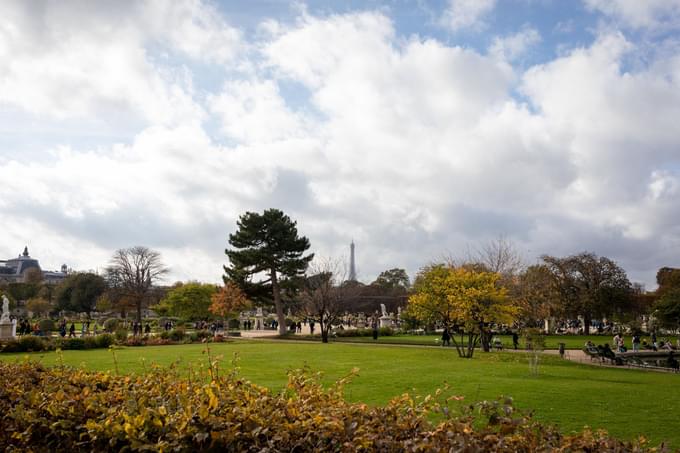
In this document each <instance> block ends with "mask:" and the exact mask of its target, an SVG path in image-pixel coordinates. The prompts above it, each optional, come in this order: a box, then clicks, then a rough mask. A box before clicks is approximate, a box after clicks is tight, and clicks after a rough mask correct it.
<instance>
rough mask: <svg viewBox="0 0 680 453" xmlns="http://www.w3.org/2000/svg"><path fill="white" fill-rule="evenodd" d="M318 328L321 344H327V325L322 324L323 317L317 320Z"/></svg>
mask: <svg viewBox="0 0 680 453" xmlns="http://www.w3.org/2000/svg"><path fill="white" fill-rule="evenodd" d="M319 327H320V328H321V342H322V343H328V323H327V322H324V320H323V316H322V317H321V319H320V320H319Z"/></svg>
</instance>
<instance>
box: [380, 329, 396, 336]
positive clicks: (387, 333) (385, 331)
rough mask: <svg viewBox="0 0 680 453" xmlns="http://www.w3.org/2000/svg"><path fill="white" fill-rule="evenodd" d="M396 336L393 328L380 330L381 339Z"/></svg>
mask: <svg viewBox="0 0 680 453" xmlns="http://www.w3.org/2000/svg"><path fill="white" fill-rule="evenodd" d="M392 335H394V330H392V328H391V327H381V328H379V329H378V336H380V337H391V336H392Z"/></svg>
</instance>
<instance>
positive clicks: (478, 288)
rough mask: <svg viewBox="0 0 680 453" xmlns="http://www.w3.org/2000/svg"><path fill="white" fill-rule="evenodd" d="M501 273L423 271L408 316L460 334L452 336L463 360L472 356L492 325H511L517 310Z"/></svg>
mask: <svg viewBox="0 0 680 453" xmlns="http://www.w3.org/2000/svg"><path fill="white" fill-rule="evenodd" d="M500 278H501V276H500V274H498V273H495V272H483V271H477V270H474V269H469V268H466V267H451V266H446V265H435V266H431V267H428V268H425V269H423V271H421V272H420V274H418V277H417V278H416V282H415V284H414V290H415V291H414V294H413V295H412V296H410V297H409V304H408V314H409V315H410V316H413V317H414V318H415V319H418V320H421V321H423V322H426V323H430V324H439V325H442V326H444V327H447V328H449V329H453V331H454V333H458V334H459V335H460V340H458V341H456V337H455V336H452V338H451V339H452V340H453V342H454V346H455V347H456V349H457V350H458V353H459V355H460V356H461V357H472V354H473V352H474V348H475V346H477V342H478V341H479V339H480V337H482V336H483V335H485V334H487V333H488V331H489V330H488V326H490V325H492V324H509V323H512V322H513V321H514V319H515V317H516V316H517V314H518V311H519V310H518V308H517V307H516V306H515V305H513V304H512V301H511V300H510V298H508V297H507V290H506V289H505V288H503V287H502V286H501V284H500Z"/></svg>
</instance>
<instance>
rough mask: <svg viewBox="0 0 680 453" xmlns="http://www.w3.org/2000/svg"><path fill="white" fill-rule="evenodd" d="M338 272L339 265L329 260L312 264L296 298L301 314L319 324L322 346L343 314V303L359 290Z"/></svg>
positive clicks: (339, 269) (343, 273)
mask: <svg viewBox="0 0 680 453" xmlns="http://www.w3.org/2000/svg"><path fill="white" fill-rule="evenodd" d="M341 269H342V266H341V265H340V263H339V262H338V261H333V260H325V261H321V262H318V263H314V264H312V266H311V269H310V272H309V273H310V275H309V277H307V278H306V279H305V283H304V288H303V290H302V293H301V295H300V299H301V300H302V307H301V308H302V313H304V315H305V316H306V317H307V318H309V319H312V320H314V321H316V322H317V323H318V324H319V329H320V330H321V342H322V343H328V336H329V334H330V331H331V328H332V327H333V325H334V324H338V322H339V321H340V319H341V317H342V315H343V313H344V312H345V311H346V302H347V301H348V300H350V299H352V298H353V297H354V296H356V294H357V293H358V292H359V291H361V287H360V286H358V285H356V284H354V282H353V281H348V280H347V275H346V272H344V271H341Z"/></svg>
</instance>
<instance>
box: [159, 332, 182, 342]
mask: <svg viewBox="0 0 680 453" xmlns="http://www.w3.org/2000/svg"><path fill="white" fill-rule="evenodd" d="M186 335H187V333H186V331H185V330H184V329H173V330H171V331H170V334H169V335H168V337H169V338H170V339H171V340H172V341H184V338H185V337H186ZM161 338H163V337H161Z"/></svg>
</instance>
